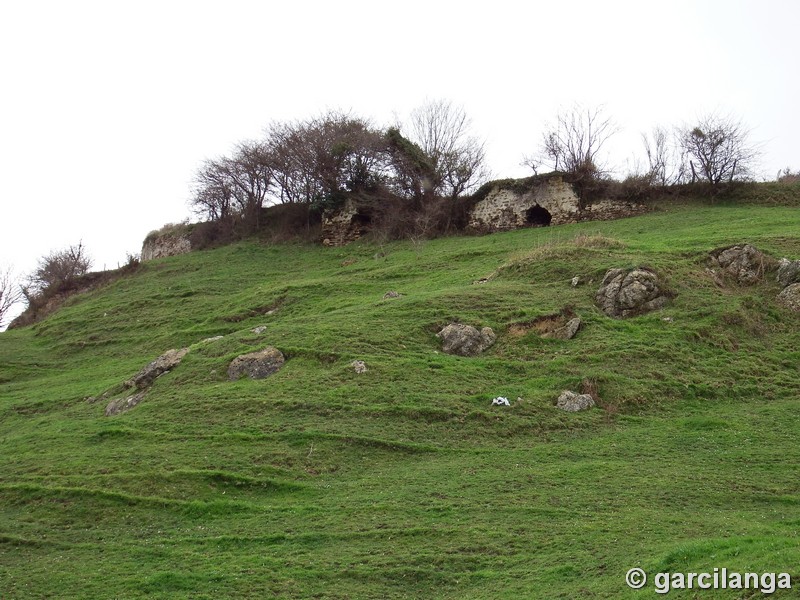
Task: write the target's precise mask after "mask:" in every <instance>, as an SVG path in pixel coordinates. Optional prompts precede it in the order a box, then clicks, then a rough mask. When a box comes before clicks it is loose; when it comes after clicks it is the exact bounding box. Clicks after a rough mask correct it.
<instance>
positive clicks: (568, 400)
mask: <svg viewBox="0 0 800 600" xmlns="http://www.w3.org/2000/svg"><path fill="white" fill-rule="evenodd" d="M593 406H594V399H593V398H592V397H591V396H590V395H589V394H577V393H575V392H571V391H569V390H564V391H563V392H561V395H560V396H559V397H558V400H556V407H558V408H560V409H561V410H565V411H567V412H578V411H581V410H586V409H588V408H592V407H593Z"/></svg>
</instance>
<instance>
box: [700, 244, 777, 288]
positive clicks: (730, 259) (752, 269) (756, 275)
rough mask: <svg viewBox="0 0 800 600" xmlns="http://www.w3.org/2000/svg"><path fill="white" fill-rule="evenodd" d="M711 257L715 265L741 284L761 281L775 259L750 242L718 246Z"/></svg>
mask: <svg viewBox="0 0 800 600" xmlns="http://www.w3.org/2000/svg"><path fill="white" fill-rule="evenodd" d="M709 259H710V261H711V264H712V266H713V267H718V268H719V269H721V270H722V272H723V273H724V274H726V275H728V276H729V277H731V278H732V279H734V280H735V281H736V283H738V284H739V285H752V284H754V283H756V282H757V281H759V280H760V279H761V277H762V276H763V275H764V271H765V269H766V268H767V267H768V266H769V263H770V262H772V261H774V259H772V260H771V259H769V258H768V257H767V256H766V255H765V254H764V253H763V252H761V250H759V249H758V248H756V247H755V246H751V245H750V244H739V245H736V246H728V247H727V248H717V249H716V250H712V251H711V254H710V255H709Z"/></svg>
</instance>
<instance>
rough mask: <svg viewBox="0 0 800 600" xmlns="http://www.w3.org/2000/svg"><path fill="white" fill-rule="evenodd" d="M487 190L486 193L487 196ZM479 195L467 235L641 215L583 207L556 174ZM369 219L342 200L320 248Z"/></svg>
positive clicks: (609, 205)
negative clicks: (469, 233)
mask: <svg viewBox="0 0 800 600" xmlns="http://www.w3.org/2000/svg"><path fill="white" fill-rule="evenodd" d="M487 190H488V191H487ZM484 191H485V192H486V193H485V194H481V193H480V192H479V195H481V196H482V197H481V198H480V199H479V200H478V201H477V202H475V204H474V206H473V207H472V209H471V210H470V211H469V214H468V222H467V229H468V230H471V231H475V232H480V233H491V232H494V231H508V230H512V229H520V228H523V227H546V226H548V225H563V224H565V223H577V222H579V221H602V220H610V219H620V218H623V217H630V216H634V215H639V214H642V213H644V212H645V211H646V210H647V208H646V207H645V206H644V205H643V204H636V203H633V202H625V201H621V200H597V201H595V202H592V203H591V204H588V205H586V206H581V202H580V200H579V198H578V196H577V194H576V193H575V190H574V189H573V187H572V185H571V184H569V183H567V182H565V181H564V178H563V177H562V176H561V175H559V174H552V175H543V176H536V177H531V178H527V179H510V180H504V181H497V182H494V183H490V184H487V187H486V188H484ZM372 219H373V213H372V208H371V206H370V204H369V202H368V201H365V200H357V199H354V198H349V199H347V200H346V201H345V202H344V204H343V205H342V206H341V207H339V208H337V209H334V210H329V211H326V212H325V213H324V214H323V216H322V236H321V237H322V243H323V244H324V245H326V246H343V245H345V244H348V243H350V242H353V241H355V240H357V239H358V238H360V237H361V236H362V235H364V234H365V233H367V232H368V231H369V230H370V227H371V224H372Z"/></svg>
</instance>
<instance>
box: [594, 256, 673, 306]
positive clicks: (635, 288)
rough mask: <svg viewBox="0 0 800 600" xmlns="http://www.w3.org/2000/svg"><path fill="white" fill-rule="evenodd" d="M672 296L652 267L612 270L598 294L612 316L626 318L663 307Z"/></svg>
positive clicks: (601, 302)
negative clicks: (663, 287) (662, 286)
mask: <svg viewBox="0 0 800 600" xmlns="http://www.w3.org/2000/svg"><path fill="white" fill-rule="evenodd" d="M668 299H669V298H668V295H667V294H666V293H665V292H664V291H663V290H662V289H661V284H660V282H659V279H658V276H657V275H656V274H655V273H654V272H653V271H651V270H649V269H644V268H639V269H633V270H630V271H628V270H625V269H611V270H610V271H608V272H607V273H606V275H605V277H604V278H603V283H602V285H601V287H600V289H599V290H597V293H596V294H595V302H596V303H597V306H598V307H599V308H600V310H602V311H603V312H604V313H605V314H606V315H608V316H609V317H614V318H623V317H632V316H635V315H640V314H643V313H646V312H649V311H651V310H657V309H659V308H663V307H664V306H665V305H666V303H667V301H668Z"/></svg>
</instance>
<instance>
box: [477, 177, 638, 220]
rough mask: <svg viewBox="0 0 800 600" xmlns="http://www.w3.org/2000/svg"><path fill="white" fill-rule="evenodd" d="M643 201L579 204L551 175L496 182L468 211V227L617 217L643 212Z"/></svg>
mask: <svg viewBox="0 0 800 600" xmlns="http://www.w3.org/2000/svg"><path fill="white" fill-rule="evenodd" d="M645 210H646V207H645V206H644V205H642V204H635V203H632V202H624V201H616V200H598V201H596V202H593V203H591V204H588V205H587V206H584V207H582V206H581V202H580V199H579V198H578V196H577V194H576V193H575V190H574V188H573V187H572V185H570V184H569V183H567V182H565V181H564V178H563V177H562V176H561V175H558V174H553V175H546V176H541V177H532V178H530V179H529V180H524V179H517V180H511V181H499V182H496V183H494V184H493V185H492V187H491V189H490V190H489V192H488V193H487V194H486V195H485V196H484V197H483V198H482V199H481V200H479V201H478V202H476V203H475V206H474V207H473V208H472V210H471V211H470V216H469V228H470V229H472V230H474V231H480V232H486V233H488V232H493V231H507V230H511V229H520V228H523V227H546V226H548V225H563V224H565V223H577V222H579V221H603V220H609V219H620V218H622V217H630V216H634V215H638V214H642V213H643V212H645Z"/></svg>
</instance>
